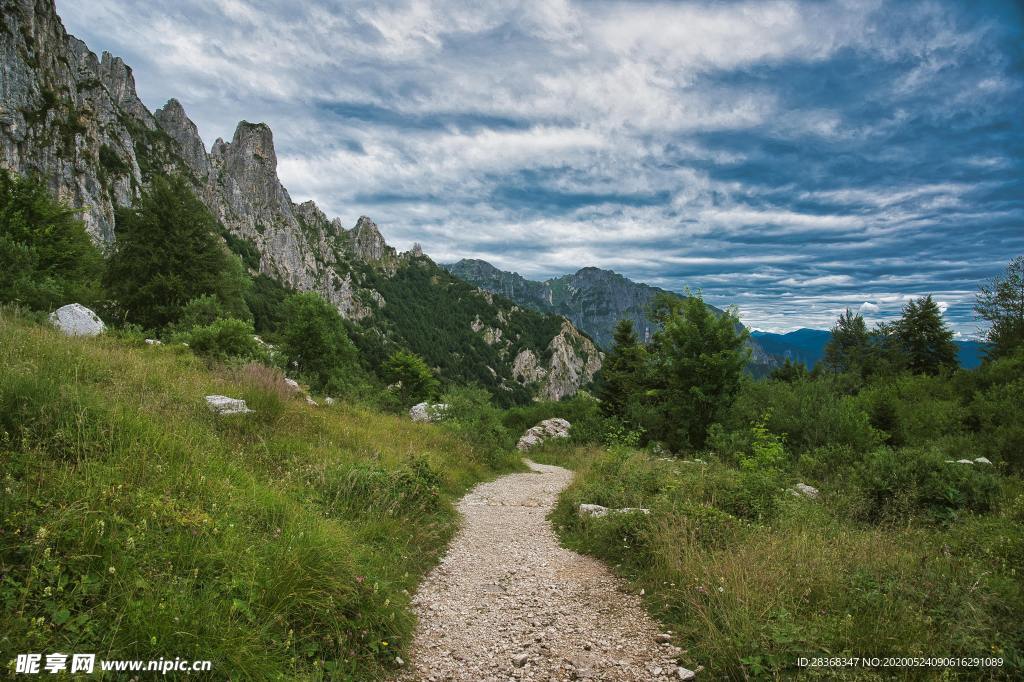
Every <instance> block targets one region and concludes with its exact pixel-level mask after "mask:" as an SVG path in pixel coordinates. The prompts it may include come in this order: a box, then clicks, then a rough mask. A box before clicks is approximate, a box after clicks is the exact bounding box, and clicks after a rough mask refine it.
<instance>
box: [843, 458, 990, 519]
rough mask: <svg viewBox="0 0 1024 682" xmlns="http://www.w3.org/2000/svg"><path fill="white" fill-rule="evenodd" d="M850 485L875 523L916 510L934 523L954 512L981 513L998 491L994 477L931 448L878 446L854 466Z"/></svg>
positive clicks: (947, 517)
mask: <svg viewBox="0 0 1024 682" xmlns="http://www.w3.org/2000/svg"><path fill="white" fill-rule="evenodd" d="M854 483H855V484H856V485H857V486H859V487H860V489H861V491H862V492H863V493H864V495H865V497H866V499H867V501H868V508H867V514H868V516H869V518H870V519H871V520H876V521H877V520H881V519H884V518H892V517H896V518H899V517H907V516H910V515H914V514H917V513H919V512H923V513H924V514H926V515H927V516H930V517H931V518H933V519H935V520H948V519H950V518H951V517H952V515H953V513H954V512H956V511H958V510H970V511H975V512H985V511H988V510H990V509H991V508H992V506H993V503H994V501H995V498H996V494H997V492H998V487H999V486H998V480H997V478H996V476H995V475H994V474H993V473H991V472H989V471H985V470H983V469H980V468H979V467H978V466H977V465H969V464H958V463H956V462H949V461H947V458H946V457H945V456H944V455H943V454H942V453H941V452H939V451H937V450H936V449H933V448H923V449H915V448H900V449H896V450H894V449H892V448H887V447H882V448H878V449H876V450H874V451H873V452H871V453H870V454H869V455H868V456H867V457H865V458H864V461H863V462H862V463H861V464H860V465H859V466H858V467H857V469H856V473H855V476H854Z"/></svg>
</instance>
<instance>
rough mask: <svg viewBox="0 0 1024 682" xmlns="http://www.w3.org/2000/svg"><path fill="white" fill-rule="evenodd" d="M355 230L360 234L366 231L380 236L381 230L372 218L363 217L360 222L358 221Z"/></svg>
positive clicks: (360, 217)
mask: <svg viewBox="0 0 1024 682" xmlns="http://www.w3.org/2000/svg"><path fill="white" fill-rule="evenodd" d="M354 230H355V231H356V232H358V233H362V232H364V231H366V230H369V231H371V232H375V233H377V234H380V229H379V228H378V227H377V223H375V222H373V220H371V219H370V216H365V215H361V216H359V220H357V221H356V226H355V228H354Z"/></svg>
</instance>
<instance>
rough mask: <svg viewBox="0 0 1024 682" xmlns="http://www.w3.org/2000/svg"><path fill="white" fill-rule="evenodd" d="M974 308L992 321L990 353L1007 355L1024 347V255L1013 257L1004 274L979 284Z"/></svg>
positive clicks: (987, 336) (984, 318)
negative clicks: (986, 282)
mask: <svg viewBox="0 0 1024 682" xmlns="http://www.w3.org/2000/svg"><path fill="white" fill-rule="evenodd" d="M974 310H975V312H977V313H978V317H980V318H981V319H983V320H985V321H986V322H987V323H988V324H989V328H988V332H987V333H986V335H985V336H986V340H987V341H988V342H989V344H991V345H990V347H989V350H988V356H989V357H991V358H1001V357H1007V356H1009V355H1012V354H1013V353H1014V352H1016V351H1017V350H1018V349H1020V348H1024V256H1017V257H1016V258H1014V259H1013V260H1011V261H1010V263H1009V265H1007V266H1006V273H1005V274H1003V275H1002V276H997V277H994V278H993V279H992V281H991V282H990V283H988V284H984V285H982V286H981V287H980V288H979V290H978V295H977V300H976V303H975V306H974Z"/></svg>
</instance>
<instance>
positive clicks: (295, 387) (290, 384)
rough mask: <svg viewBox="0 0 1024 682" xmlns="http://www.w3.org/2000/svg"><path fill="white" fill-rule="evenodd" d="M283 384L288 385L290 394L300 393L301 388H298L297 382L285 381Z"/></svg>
mask: <svg viewBox="0 0 1024 682" xmlns="http://www.w3.org/2000/svg"><path fill="white" fill-rule="evenodd" d="M284 383H286V384H287V385H288V388H289V389H291V391H292V393H301V392H302V387H301V386H299V382H297V381H296V380H295V379H285V380H284Z"/></svg>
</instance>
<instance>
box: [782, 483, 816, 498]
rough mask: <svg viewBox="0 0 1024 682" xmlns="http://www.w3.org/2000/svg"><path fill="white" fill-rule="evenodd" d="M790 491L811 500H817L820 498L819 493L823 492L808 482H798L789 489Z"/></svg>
mask: <svg viewBox="0 0 1024 682" xmlns="http://www.w3.org/2000/svg"><path fill="white" fill-rule="evenodd" d="M789 492H791V493H792V494H793V495H795V496H796V497H806V498H807V499H809V500H816V499H818V495H820V494H821V493H819V492H818V489H817V488H815V487H814V486H811V485H807V484H806V483H797V484H796V485H795V486H793V487H792V488H790V489H789Z"/></svg>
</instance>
